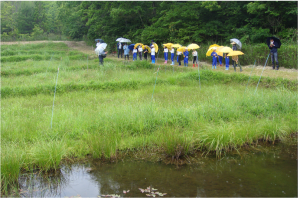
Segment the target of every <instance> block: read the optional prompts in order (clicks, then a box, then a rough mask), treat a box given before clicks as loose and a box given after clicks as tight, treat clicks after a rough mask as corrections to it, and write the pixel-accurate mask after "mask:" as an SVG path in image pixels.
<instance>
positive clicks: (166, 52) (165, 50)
mask: <svg viewBox="0 0 300 200" xmlns="http://www.w3.org/2000/svg"><path fill="white" fill-rule="evenodd" d="M168 52H169V51H168V48H167V47H166V46H164V57H165V62H164V64H167V62H168Z"/></svg>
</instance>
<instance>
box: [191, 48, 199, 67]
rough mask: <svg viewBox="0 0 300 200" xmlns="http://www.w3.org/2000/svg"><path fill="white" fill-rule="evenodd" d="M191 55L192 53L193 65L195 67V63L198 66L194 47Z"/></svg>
mask: <svg viewBox="0 0 300 200" xmlns="http://www.w3.org/2000/svg"><path fill="white" fill-rule="evenodd" d="M192 55H193V67H195V63H196V66H197V67H198V63H197V55H198V52H197V51H196V50H195V49H193V53H192Z"/></svg>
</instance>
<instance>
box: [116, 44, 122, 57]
mask: <svg viewBox="0 0 300 200" xmlns="http://www.w3.org/2000/svg"><path fill="white" fill-rule="evenodd" d="M117 47H118V58H119V56H120V54H121V58H123V55H122V50H123V48H122V47H123V45H122V43H121V42H119V43H118V44H117Z"/></svg>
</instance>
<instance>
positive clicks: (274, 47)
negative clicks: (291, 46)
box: [269, 39, 279, 70]
mask: <svg viewBox="0 0 300 200" xmlns="http://www.w3.org/2000/svg"><path fill="white" fill-rule="evenodd" d="M278 47H279V45H278V43H277V42H275V41H274V40H273V39H270V45H269V49H271V50H270V54H271V59H272V65H273V69H275V63H274V60H275V62H276V70H278V69H279V62H278V54H277V48H278Z"/></svg>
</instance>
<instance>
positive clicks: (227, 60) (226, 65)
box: [225, 53, 230, 70]
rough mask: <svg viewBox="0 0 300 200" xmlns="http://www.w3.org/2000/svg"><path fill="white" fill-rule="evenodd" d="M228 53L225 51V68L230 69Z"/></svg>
mask: <svg viewBox="0 0 300 200" xmlns="http://www.w3.org/2000/svg"><path fill="white" fill-rule="evenodd" d="M227 55H228V53H225V70H229V61H230V59H229V56H227Z"/></svg>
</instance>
